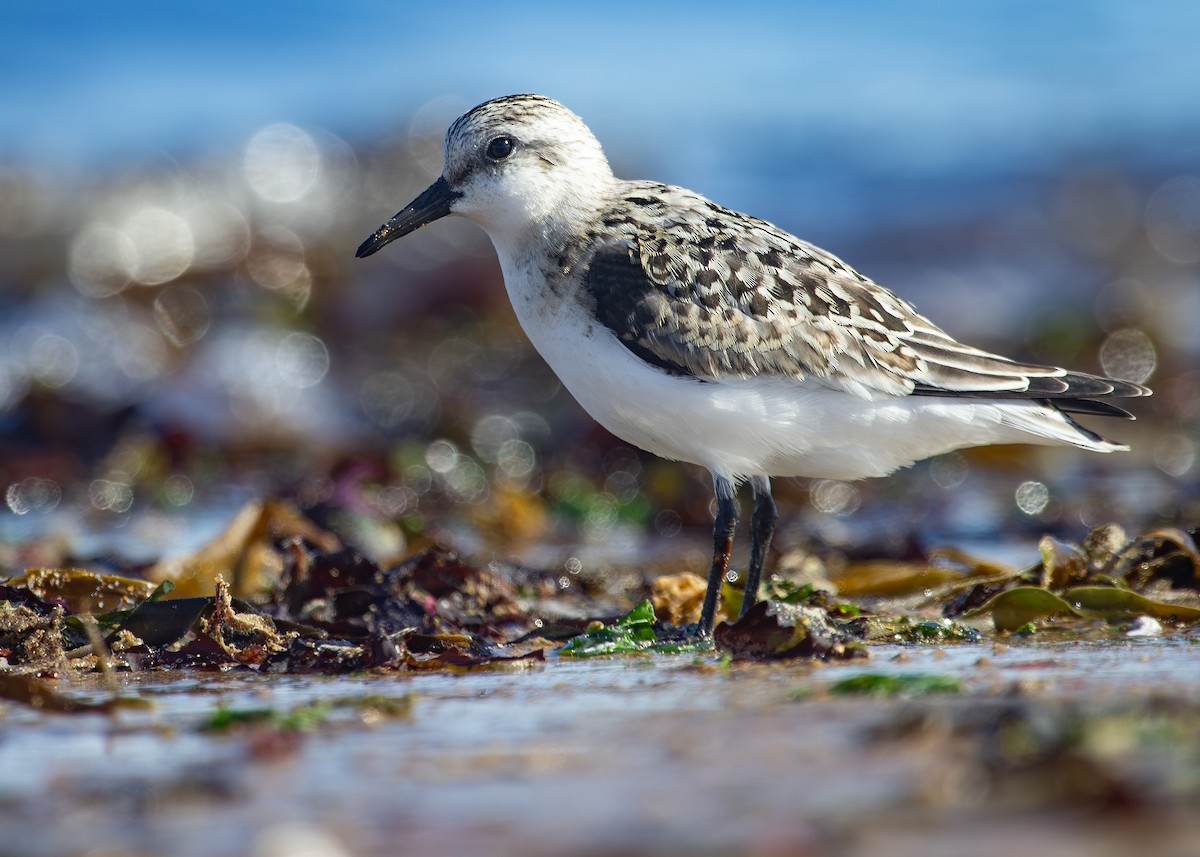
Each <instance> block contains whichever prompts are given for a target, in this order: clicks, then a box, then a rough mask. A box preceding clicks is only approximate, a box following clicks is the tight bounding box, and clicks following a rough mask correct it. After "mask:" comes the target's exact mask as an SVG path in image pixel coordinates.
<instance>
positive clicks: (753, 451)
mask: <svg viewBox="0 0 1200 857" xmlns="http://www.w3.org/2000/svg"><path fill="white" fill-rule="evenodd" d="M449 214H456V215H459V216H461V217H465V218H467V219H468V220H470V221H472V222H474V223H476V224H478V225H479V226H481V227H482V228H483V230H484V231H485V232H487V234H488V236H489V237H490V238H491V240H492V243H493V244H494V245H495V248H496V253H497V255H498V256H499V259H500V266H501V269H502V270H503V273H504V283H505V287H506V289H507V291H508V295H509V298H510V299H511V301H512V305H513V309H514V310H515V311H516V314H517V318H518V319H519V320H520V323H521V326H522V327H523V328H524V330H525V333H526V334H527V335H528V336H529V339H530V340H531V341H532V343H533V345H534V347H535V348H536V349H537V350H538V352H539V353H540V354H541V356H542V357H543V358H544V359H545V360H546V362H547V363H548V364H549V365H550V367H551V368H552V369H553V370H554V371H555V373H557V375H558V377H559V378H560V379H561V380H562V382H563V384H564V385H565V386H566V388H567V389H568V390H570V392H571V394H572V395H573V396H574V397H575V398H576V399H577V400H578V401H579V403H580V404H581V405H582V406H583V407H584V409H585V410H587V412H588V413H589V414H591V416H592V417H593V418H595V419H596V420H597V421H598V422H599V423H600V424H601V425H603V426H604V427H605V428H606V429H608V430H609V431H610V432H612V433H613V434H614V435H616V436H617V437H619V438H621V439H623V440H625V441H626V442H628V443H631V444H633V445H634V446H637V447H640V448H641V449H644V450H647V451H649V452H652V453H654V454H656V455H659V456H662V457H664V458H668V459H675V460H678V461H685V462H690V463H692V464H697V465H700V466H701V467H705V468H707V469H708V470H709V472H710V473H711V474H712V479H713V486H714V490H715V493H716V500H717V511H716V516H715V521H714V526H713V559H712V564H711V566H710V568H709V573H708V590H707V592H706V594H705V599H704V604H703V607H702V610H701V616H700V621H699V624H698V625H697V626H696V627H695V629H693V630H694V631H695V632H696V633H697V634H698V635H700V636H707V635H709V634H711V632H712V629H713V624H714V618H715V616H716V607H717V597H718V594H719V592H720V588H721V582H722V580H723V579H724V577H725V575H726V573H727V572H728V567H729V554H730V549H731V547H732V543H733V535H734V530H735V527H736V525H737V520H738V507H737V503H736V495H737V490H738V488H739V486H741V485H742V484H744V483H747V482H748V483H749V484H750V487H751V489H752V491H753V497H754V511H753V514H752V516H751V522H750V535H751V551H750V563H749V567H748V569H747V573H746V584H745V587H746V588H745V595H744V596H743V600H742V615H744V613H745V611H746V610H747V609H748V608H749V607H750V606H751V605H752V604H753V603H754V602H755V601H756V600H757V594H758V587H759V580H760V578H761V575H762V568H763V563H764V560H765V559H766V555H767V549H768V546H769V545H770V541H771V536H772V534H773V532H774V529H775V522H776V520H777V518H778V512H777V511H776V507H775V503H774V501H773V500H772V499H771V482H770V479H771V477H773V476H777V477H787V476H808V477H820V478H828V479H840V480H853V479H861V478H864V477H869V476H884V475H886V474H888V473H891V472H892V471H894V470H896V469H897V468H900V467H905V466H907V465H910V464H912V463H914V462H916V461H919V460H921V459H923V458H927V457H929V456H933V455H938V454H940V453H944V452H949V451H951V450H954V449H960V448H963V447H970V446H981V445H986V444H995V443H1038V444H1071V445H1074V446H1077V447H1080V448H1082V449H1087V450H1092V451H1094V452H1114V451H1117V450H1124V449H1128V447H1126V446H1122V445H1119V444H1116V443H1112V442H1110V441H1107V440H1105V439H1104V438H1102V437H1100V435H1098V434H1096V433H1095V432H1093V431H1091V430H1090V429H1087V428H1085V427H1083V426H1082V425H1080V424H1079V423H1077V422H1076V421H1075V420H1074V419H1073V417H1072V416H1071V415H1072V414H1086V415H1092V416H1105V417H1125V418H1129V417H1130V414H1129V413H1128V412H1127V411H1125V410H1123V409H1122V408H1120V407H1118V406H1116V405H1114V404H1112V403H1111V401H1110V400H1111V399H1114V398H1128V397H1135V396H1143V395H1148V394H1149V392H1150V391H1149V390H1148V389H1146V388H1145V387H1142V386H1140V385H1138V384H1133V383H1129V382H1126V381H1119V380H1112V379H1108V378H1102V377H1098V376H1096V375H1089V374H1085V373H1082V372H1069V371H1067V370H1066V369H1060V368H1058V367H1053V366H1038V365H1032V364H1026V363H1019V362H1016V361H1013V360H1010V359H1008V358H1005V357H1001V356H999V355H996V354H990V353H988V352H986V351H982V350H980V349H978V348H973V347H971V346H969V345H964V344H962V343H960V342H958V341H956V340H955V339H954V338H953V337H951V336H950V335H949V334H947V333H945V332H944V331H942V330H941V329H940V328H939V327H938V326H937V325H935V324H934V323H933V322H931V321H929V320H928V319H926V318H925V317H924V316H922V315H920V314H918V313H917V311H916V310H915V309H914V308H913V307H912V306H911V305H910V304H908V303H907V302H905V301H904V300H901V299H900V298H898V297H897V296H896V295H894V294H892V293H891V292H890V291H888V290H887V289H885V288H884V287H883V286H880V285H879V284H877V283H875V282H874V281H872V280H870V279H869V278H867V277H865V276H863V275H862V274H860V273H858V271H856V270H854V269H853V268H851V267H850V266H849V265H847V264H846V263H845V262H843V261H842V260H841V259H839V258H837V257H836V256H834V255H832V254H830V253H828V252H826V251H824V250H822V249H820V248H818V247H815V246H813V245H812V244H809V243H808V242H806V241H802V240H801V239H799V238H796V237H795V236H793V235H790V234H789V233H787V232H786V231H784V230H782V229H780V228H779V227H777V226H774V225H772V224H770V223H767V222H766V221H763V220H760V219H758V218H756V217H751V216H749V215H746V214H741V213H739V212H736V211H732V210H730V209H727V208H724V207H722V206H720V205H717V204H716V203H714V202H712V201H710V200H708V199H706V198H704V197H703V196H700V195H699V194H696V193H693V192H692V191H689V190H684V189H683V188H680V187H674V186H672V185H666V184H660V183H657V182H649V181H625V180H622V179H618V178H616V177H615V176H614V175H613V173H612V169H611V168H610V167H609V164H608V160H607V158H606V157H605V155H604V152H603V150H602V149H601V147H600V144H599V142H598V141H597V140H596V138H595V136H593V134H592V132H591V131H590V130H589V129H588V127H587V126H586V125H585V124H584V123H583V121H582V120H581V119H580V118H579V117H578V116H576V115H575V114H574V113H572V112H571V111H570V110H568V109H567V108H566V107H564V106H562V105H561V104H559V103H558V102H557V101H554V100H552V99H549V98H546V97H544V96H540V95H510V96H506V97H503V98H496V99H494V100H491V101H487V102H485V103H483V104H480V105H479V106H478V107H475V108H474V109H472V110H470V111H468V112H467V113H465V114H464V115H463V116H461V117H459V118H458V119H457V120H455V122H454V123H453V124H452V125H451V126H450V129H449V131H447V133H446V146H445V167H444V170H443V172H442V175H441V176H440V177H439V178H438V179H437V181H435V182H434V183H433V184H432V185H430V187H429V188H428V189H427V190H426V191H425V192H424V193H422V194H421V195H420V196H418V197H417V198H416V199H415V200H413V201H412V202H411V203H410V204H409V205H407V206H406V207H405V208H404V209H402V210H401V211H400V212H399V213H397V214H396V215H395V216H394V217H392V218H391V219H390V220H388V221H387V222H386V223H384V224H383V226H381V227H379V229H378V230H376V232H375V233H374V234H373V235H371V237H370V238H368V239H367V240H366V241H364V242H363V244H362V246H360V247H359V248H358V252H357V255H358V256H359V257H364V256H369V255H371V254H372V253H375V252H376V251H378V250H379V249H381V248H382V247H383V246H384V245H385V244H388V243H389V242H391V241H394V240H396V239H397V238H400V237H402V236H404V235H407V234H408V233H410V232H412V231H414V230H416V229H418V228H420V227H422V226H425V225H427V224H429V223H432V222H433V221H435V220H437V219H439V218H441V217H445V216H446V215H449Z"/></svg>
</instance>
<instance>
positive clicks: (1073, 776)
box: [0, 637, 1200, 855]
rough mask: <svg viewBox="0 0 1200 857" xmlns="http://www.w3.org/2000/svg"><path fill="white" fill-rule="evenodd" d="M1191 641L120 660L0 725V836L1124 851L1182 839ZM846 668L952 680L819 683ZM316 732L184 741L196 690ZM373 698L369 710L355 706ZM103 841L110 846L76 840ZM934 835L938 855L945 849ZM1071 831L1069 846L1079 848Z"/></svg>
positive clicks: (1184, 849) (18, 845)
mask: <svg viewBox="0 0 1200 857" xmlns="http://www.w3.org/2000/svg"><path fill="white" fill-rule="evenodd" d="M1195 642H1196V638H1194V637H1192V638H1189V639H1173V640H1158V641H1143V640H1139V641H1122V640H1115V641H1100V642H1079V643H1056V644H1014V645H1011V646H1007V645H1001V646H996V647H993V645H992V644H990V643H987V644H979V645H963V646H954V647H946V648H940V649H922V648H913V647H903V646H878V647H873V648H872V652H871V655H872V657H871V659H870V661H869V662H863V663H855V664H852V665H838V666H821V665H816V666H814V665H809V664H801V665H787V666H780V665H771V666H761V665H739V664H733V665H727V664H726V665H722V664H720V663H719V662H718V660H717V659H716V658H714V657H695V656H675V657H663V656H658V657H654V658H622V659H612V660H600V661H589V662H583V663H580V662H572V661H569V660H565V659H550V660H548V661H547V662H545V663H544V664H541V665H538V666H536V667H532V668H529V669H524V670H520V671H517V672H491V673H482V674H471V675H461V676H451V675H417V676H413V677H402V676H378V677H370V676H363V677H355V678H346V677H339V678H310V677H291V676H270V677H264V676H247V675H224V676H221V675H203V676H195V677H176V676H170V677H169V676H154V675H148V676H132V677H125V678H122V679H121V681H120V687H121V688H122V690H123V691H124V692H133V693H137V694H139V695H141V696H142V697H144V698H146V699H150V700H153V703H154V707H153V709H152V710H149V711H146V712H129V711H124V712H120V713H118V714H115V715H112V716H110V717H105V716H102V715H89V716H85V717H71V718H67V717H62V716H58V717H55V716H46V715H42V714H35V713H31V712H28V711H21V710H9V711H8V712H7V713H6V716H5V718H4V720H3V721H0V771H2V772H3V773H2V774H0V817H2V818H3V819H4V821H5V824H4V826H5V829H6V830H7V831H8V833H7V834H6V843H5V848H4V852H5V853H13V854H30V855H59V854H64V855H65V854H85V853H106V854H107V853H121V854H156V853H166V852H170V853H175V854H197V855H199V854H216V855H224V854H230V855H233V854H284V853H289V849H296V848H298V847H299V845H298V844H297V843H300V842H304V841H307V842H308V843H309V844H308V845H307V846H305V847H307V848H310V849H311V851H303V852H301V851H297V850H291V851H290V853H313V854H331V855H332V854H389V853H391V854H395V853H419V852H423V851H436V852H438V853H447V854H454V853H474V854H559V853H585V854H591V853H596V854H600V853H614V852H616V853H628V854H677V853H682V852H684V851H687V852H693V853H699V854H772V855H773V854H784V853H814V854H815V853H822V854H868V853H877V850H876V849H879V848H884V849H885V850H886V852H887V853H892V854H921V853H930V852H932V853H935V854H942V853H947V854H948V853H953V850H954V848H959V847H961V848H965V849H968V850H970V851H971V852H972V853H982V854H993V853H994V854H1001V853H1011V850H1012V849H1013V848H1014V847H1027V846H1031V845H1032V843H1035V842H1037V843H1040V845H1039V846H1038V847H1039V850H1041V851H1043V852H1044V853H1048V854H1075V853H1088V852H1090V853H1099V854H1109V853H1111V854H1118V853H1124V852H1125V849H1127V848H1128V847H1130V845H1131V844H1132V843H1133V842H1136V841H1138V840H1139V839H1141V838H1143V837H1145V836H1146V835H1147V834H1148V833H1149V832H1150V831H1153V834H1152V838H1153V840H1154V843H1155V846H1154V847H1155V849H1156V851H1157V852H1158V853H1162V854H1180V855H1183V854H1186V853H1189V851H1188V848H1189V847H1190V846H1189V845H1188V843H1189V842H1191V843H1194V841H1195V839H1194V837H1195V836H1196V834H1197V827H1196V822H1195V813H1194V808H1195V805H1196V801H1197V798H1198V797H1200V781H1197V779H1196V776H1195V771H1196V763H1197V761H1198V760H1197V757H1196V752H1197V751H1196V747H1197V746H1198V744H1197V738H1200V697H1198V693H1197V687H1200V682H1198V681H1197V678H1198V677H1200V676H1198V675H1197V670H1198V668H1197V666H1196V664H1197V661H1196V649H1195ZM862 673H872V674H890V675H905V674H910V675H912V674H930V673H936V674H938V675H942V676H953V677H955V678H957V679H959V680H960V681H961V683H962V693H960V694H950V695H924V696H914V697H909V698H905V697H904V696H900V697H894V696H892V697H878V698H874V697H866V698H864V697H854V696H844V695H838V694H832V693H831V692H830V688H831V687H832V686H833V685H834V684H836V683H837V682H839V681H842V680H844V679H847V678H849V677H852V676H854V675H858V674H862ZM379 697H383V698H387V699H390V700H406V702H405V703H404V705H403V706H400V707H399V708H398V709H397V710H393V711H390V712H389V713H387V714H379V713H375V714H371V711H372V709H370V708H369V707H367V708H361V709H354V708H344V709H333V710H331V711H330V712H329V713H328V714H327V716H326V717H325V718H324V719H323V720H321V721H320V722H317V723H314V725H312V726H311V727H308V728H305V729H302V730H298V731H289V730H288V729H285V728H282V727H280V726H278V725H270V724H267V723H265V722H261V723H258V724H254V723H248V724H247V725H246V726H245V727H243V728H235V729H230V730H228V731H227V732H223V733H217V734H214V733H212V732H210V731H202V730H201V727H202V725H203V724H205V723H208V722H209V721H211V718H212V715H213V712H214V711H215V710H217V709H218V708H224V709H229V710H241V711H249V710H262V709H271V710H274V711H277V712H289V711H296V710H299V709H302V708H304V707H306V706H312V705H313V704H320V703H322V702H323V701H324V702H328V701H329V700H333V699H343V700H344V699H354V698H358V699H373V698H379ZM376 704H378V703H376ZM100 843H104V847H105V848H106V849H109V850H102V851H95V849H96V848H97V847H98V846H99V844H100ZM951 845H953V848H952V847H951ZM1080 849H1086V850H1080Z"/></svg>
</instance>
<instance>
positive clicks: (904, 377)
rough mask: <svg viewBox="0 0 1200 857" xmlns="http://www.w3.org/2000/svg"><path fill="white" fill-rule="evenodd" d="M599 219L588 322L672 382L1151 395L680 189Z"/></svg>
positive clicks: (638, 198)
mask: <svg viewBox="0 0 1200 857" xmlns="http://www.w3.org/2000/svg"><path fill="white" fill-rule="evenodd" d="M605 223H606V224H608V225H611V226H615V227H616V228H617V230H618V234H619V236H620V237H619V238H617V239H616V240H614V241H613V242H612V243H610V244H608V245H606V246H603V247H601V248H599V249H598V250H596V252H595V253H594V255H592V256H591V258H590V260H587V261H586V264H587V272H586V275H585V277H584V283H585V289H586V291H587V293H588V296H589V298H590V299H591V300H592V301H593V302H594V308H595V311H596V315H597V317H598V318H599V320H600V321H601V322H602V323H603V324H604V325H605V326H607V327H608V328H609V329H611V330H612V331H613V333H614V334H615V335H616V336H617V337H618V338H619V339H620V340H621V341H622V342H623V343H624V344H625V346H626V347H628V348H629V349H630V350H631V351H633V352H634V353H635V354H637V355H638V356H639V357H640V358H642V359H643V360H645V361H646V362H648V363H650V364H652V365H655V366H658V367H659V368H661V369H663V370H664V371H667V372H670V373H673V374H679V375H690V376H693V377H697V378H701V379H720V378H724V377H750V376H763V375H765V376H777V377H790V378H795V379H797V380H803V379H815V380H817V381H819V382H821V383H824V384H827V385H829V386H832V387H837V388H841V389H844V390H847V391H849V392H852V393H855V394H857V395H860V396H862V397H864V398H868V399H872V398H876V397H879V396H881V395H883V396H896V395H922V396H959V397H984V398H1025V399H1044V400H1051V401H1053V403H1054V405H1055V406H1057V407H1058V408H1059V409H1061V410H1064V411H1071V412H1076V413H1087V414H1099V415H1104V416H1128V414H1127V413H1126V412H1125V411H1124V410H1122V409H1121V408H1118V407H1116V406H1113V405H1109V404H1107V403H1099V402H1094V401H1091V400H1092V399H1096V398H1111V397H1134V396H1142V395H1147V394H1148V393H1149V390H1147V389H1146V388H1145V387H1142V386H1140V385H1137V384H1132V383H1129V382H1125V381H1116V380H1111V379H1106V378H1101V377H1098V376H1094V375H1088V374H1084V373H1078V372H1068V371H1067V370H1065V369H1060V368H1058V367H1054V366H1040V365H1035V364H1027V363H1018V362H1015V361H1013V360H1009V359H1008V358H1005V357H1001V356H999V355H996V354H991V353H988V352H986V351H982V350H980V349H978V348H973V347H971V346H968V345H963V344H962V343H959V342H957V341H956V340H954V338H953V337H951V336H949V335H948V334H946V333H945V332H944V331H942V330H941V329H940V328H939V327H937V325H935V324H934V323H933V322H931V321H930V320H929V319H927V318H925V317H924V316H922V315H920V314H919V313H918V312H917V311H916V310H915V309H914V308H913V307H912V306H911V305H910V304H909V303H907V302H906V301H903V300H901V299H900V298H898V297H896V296H895V295H894V294H892V293H891V292H890V291H888V290H887V289H884V288H883V287H882V286H879V285H878V284H876V283H874V282H873V281H871V280H869V279H868V278H866V277H864V276H862V275H861V274H859V273H858V272H857V271H855V270H854V269H853V268H851V267H850V266H849V265H847V264H845V263H844V262H842V261H841V260H840V259H838V258H837V257H836V256H833V255H831V254H829V253H827V252H825V251H823V250H821V249H820V248H817V247H814V246H813V245H811V244H808V243H807V242H804V241H801V240H800V239H798V238H795V237H794V236H792V235H789V234H788V233H786V232H784V231H782V230H780V229H778V228H776V227H774V226H772V225H771V224H769V223H766V222H765V221H762V220H758V219H756V218H753V217H749V216H747V215H744V214H740V213H738V212H734V211H731V210H729V209H725V208H722V207H721V206H718V205H716V204H714V203H712V202H710V201H708V200H706V199H704V198H703V197H700V196H697V195H695V194H691V193H690V192H687V191H683V190H681V189H679V188H673V187H669V186H666V185H651V184H644V185H642V186H641V190H640V192H639V193H638V194H636V195H631V196H626V197H625V198H624V199H623V200H622V201H621V203H619V204H618V205H617V206H615V207H614V210H613V211H612V212H609V213H607V215H606V217H605Z"/></svg>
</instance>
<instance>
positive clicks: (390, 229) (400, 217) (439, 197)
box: [354, 178, 462, 259]
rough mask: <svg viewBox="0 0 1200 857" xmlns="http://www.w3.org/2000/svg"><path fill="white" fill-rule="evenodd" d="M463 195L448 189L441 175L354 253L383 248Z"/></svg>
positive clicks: (443, 212)
mask: <svg viewBox="0 0 1200 857" xmlns="http://www.w3.org/2000/svg"><path fill="white" fill-rule="evenodd" d="M460 196H462V194H461V193H459V192H458V191H456V190H451V189H450V185H448V184H446V180H445V179H444V178H440V179H438V180H437V181H435V182H434V183H433V184H431V185H430V186H429V188H428V189H427V190H426V191H425V192H424V193H422V194H421V195H420V196H418V197H417V198H416V199H414V200H413V201H412V202H410V203H409V204H408V205H407V206H405V208H404V209H403V210H402V211H400V212H398V213H397V214H396V216H395V217H393V218H392V219H391V220H389V221H388V222H387V223H385V224H383V226H380V227H379V228H378V229H376V230H375V234H374V235H372V236H371V237H370V238H368V239H367V240H366V241H364V242H363V243H362V244H361V245H359V248H358V251H357V252H356V253H355V254H354V255H355V256H357V257H358V258H360V259H362V258H365V257H367V256H370V255H371V254H372V253H375V252H378V251H379V250H381V249H383V246H384V245H385V244H388V243H390V242H392V241H395V240H396V239H397V238H403V237H404V236H405V235H407V234H408V233H410V232H412V231H414V230H416V229H420V228H421V227H422V226H424V225H426V224H427V223H433V221H435V220H438V219H439V218H442V217H445V216H446V215H447V214H449V213H450V206H451V205H453V204H454V201H455V200H456V199H458V198H459V197H460Z"/></svg>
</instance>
